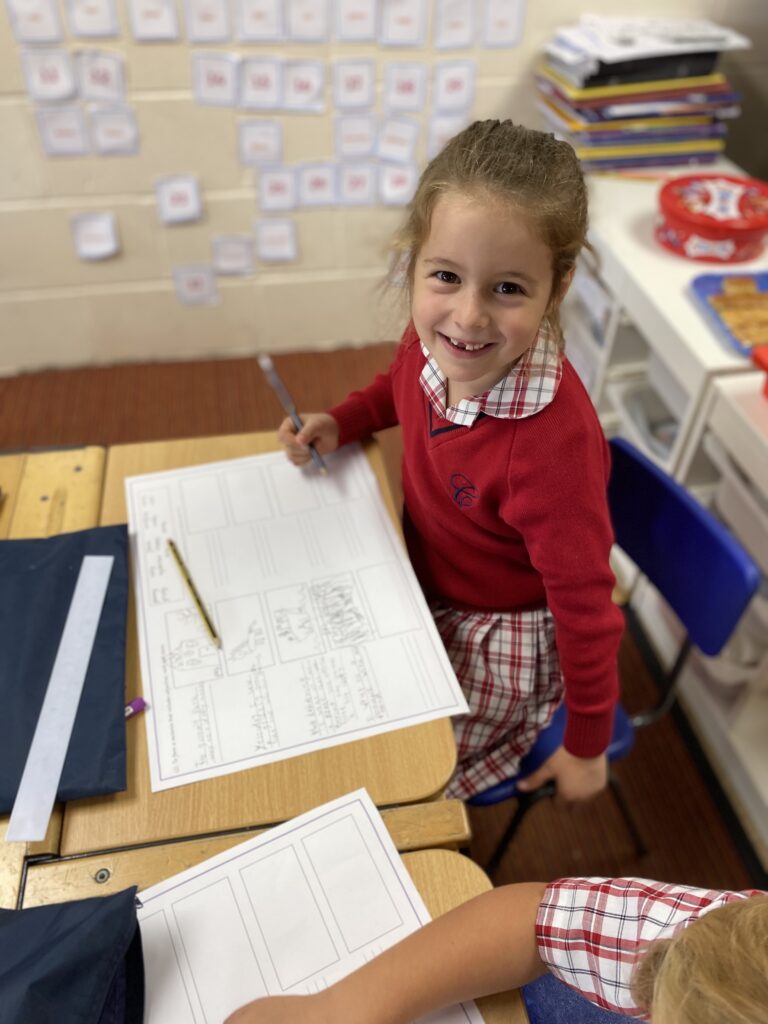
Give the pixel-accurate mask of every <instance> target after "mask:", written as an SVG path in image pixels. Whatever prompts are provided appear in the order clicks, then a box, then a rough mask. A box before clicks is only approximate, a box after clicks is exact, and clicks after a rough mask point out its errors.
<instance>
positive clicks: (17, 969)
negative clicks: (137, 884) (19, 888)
mask: <svg viewBox="0 0 768 1024" xmlns="http://www.w3.org/2000/svg"><path fill="white" fill-rule="evenodd" d="M135 895H136V889H135V888H132V889H124V890H123V891H122V892H118V893H115V894H114V895H113V896H102V897H98V896H97V897H93V898H92V899H87V900H74V901H73V902H71V903H52V904H49V905H47V906H42V907H30V908H28V909H26V910H2V909H0V1020H2V1024H142V1019H143V1017H144V962H143V960H142V954H141V932H140V931H139V925H138V921H137V920H136V903H135Z"/></svg>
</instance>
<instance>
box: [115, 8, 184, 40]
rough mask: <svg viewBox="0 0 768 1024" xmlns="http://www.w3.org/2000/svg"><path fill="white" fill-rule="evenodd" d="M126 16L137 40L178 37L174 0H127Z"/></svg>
mask: <svg viewBox="0 0 768 1024" xmlns="http://www.w3.org/2000/svg"><path fill="white" fill-rule="evenodd" d="M128 17H129V19H130V22H131V31H132V32H133V36H134V39H137V40H138V41H139V42H155V41H158V40H163V39H165V40H170V39H178V38H179V26H178V22H177V20H176V4H175V3H174V0H128Z"/></svg>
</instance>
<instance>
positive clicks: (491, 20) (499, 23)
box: [483, 0, 525, 47]
mask: <svg viewBox="0 0 768 1024" xmlns="http://www.w3.org/2000/svg"><path fill="white" fill-rule="evenodd" d="M524 21H525V0H485V14H484V18H483V45H484V46H488V47H502V46H517V45H518V43H519V42H520V39H521V38H522V35H523V22H524Z"/></svg>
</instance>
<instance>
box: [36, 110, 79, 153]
mask: <svg viewBox="0 0 768 1024" xmlns="http://www.w3.org/2000/svg"><path fill="white" fill-rule="evenodd" d="M37 127H38V129H39V131H40V139H41V141H42V143H43V149H44V150H45V152H46V154H47V155H48V156H84V155H85V154H86V153H88V152H89V151H90V144H89V141H88V131H87V128H86V124H85V118H84V117H83V113H82V111H81V110H80V109H79V108H78V107H47V108H43V109H42V110H38V111H37Z"/></svg>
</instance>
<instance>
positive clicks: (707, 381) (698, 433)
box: [563, 161, 768, 867]
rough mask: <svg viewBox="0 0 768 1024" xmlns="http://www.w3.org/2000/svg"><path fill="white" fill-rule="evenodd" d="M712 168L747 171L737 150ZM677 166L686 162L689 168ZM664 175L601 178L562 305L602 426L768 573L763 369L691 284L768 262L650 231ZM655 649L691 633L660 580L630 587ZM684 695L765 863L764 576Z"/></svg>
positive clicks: (767, 613)
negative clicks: (730, 258)
mask: <svg viewBox="0 0 768 1024" xmlns="http://www.w3.org/2000/svg"><path fill="white" fill-rule="evenodd" d="M714 170H715V171H717V170H719V171H722V172H723V173H731V174H734V173H735V174H738V173H740V171H739V168H737V167H735V166H734V165H732V164H730V163H729V162H727V161H722V162H720V163H719V164H718V165H717V166H716V168H714ZM680 173H681V174H683V173H686V172H685V170H684V169H682V168H681V169H680ZM660 186H661V181H658V180H630V179H626V178H621V177H618V176H615V177H614V176H610V175H600V176H592V178H591V180H590V224H591V227H590V236H589V237H590V241H591V243H592V245H593V247H594V250H595V258H593V257H592V256H591V255H590V254H586V255H585V258H584V259H583V260H582V263H581V265H580V267H579V270H578V272H577V275H576V277H575V279H574V283H573V286H572V288H571V291H570V293H569V295H568V296H567V298H566V301H565V303H564V306H563V326H564V329H565V335H566V353H567V354H568V356H569V358H570V359H571V361H572V362H573V364H574V366H575V368H576V370H577V372H578V373H579V375H580V376H581V377H582V380H583V381H584V382H585V385H586V386H587V388H588V390H589V392H590V395H591V396H592V399H593V401H594V402H595V405H596V406H597V409H598V412H599V414H600V419H601V421H602V422H603V426H604V429H605V431H606V433H607V434H608V435H609V436H611V435H614V434H620V435H622V436H624V437H626V438H627V439H628V440H630V441H631V442H632V443H633V444H635V445H637V446H638V447H639V448H640V449H641V450H643V451H644V452H645V453H646V454H647V455H648V456H649V457H650V458H652V459H653V460H654V461H656V462H657V464H659V465H660V466H661V467H662V468H663V469H665V470H666V471H667V472H668V473H670V474H671V475H673V476H674V477H675V478H676V479H678V480H680V481H681V482H682V483H683V484H684V485H685V486H686V487H688V489H689V490H690V491H691V492H692V493H693V494H695V496H696V497H697V498H698V499H699V500H701V501H702V502H704V503H705V504H709V505H711V506H712V507H713V509H714V510H715V512H716V513H717V514H718V515H720V516H721V518H722V519H723V520H724V521H725V522H726V523H727V525H728V526H729V527H730V528H731V529H732V530H733V532H734V533H735V534H736V535H737V536H738V537H739V539H740V540H741V541H742V543H744V545H745V547H747V549H748V550H750V553H751V554H752V555H753V557H754V558H755V559H756V561H758V563H759V564H760V565H761V568H762V569H763V572H764V573H765V574H766V580H768V397H766V396H765V395H764V394H763V390H762V389H763V384H764V380H765V378H764V375H762V374H760V373H757V372H755V371H754V368H753V366H752V364H751V362H750V361H749V360H748V359H747V358H746V357H744V356H742V355H741V354H740V353H738V352H737V351H736V350H735V349H733V348H731V347H729V346H728V345H727V344H726V343H725V342H724V341H722V340H721V339H720V338H719V337H718V335H717V334H716V333H715V331H714V330H713V329H712V328H711V327H710V325H709V323H708V322H707V321H706V320H705V319H704V317H703V315H702V314H701V313H700V312H699V310H698V308H697V306H696V305H695V303H694V301H693V298H692V297H691V294H690V284H691V281H692V279H693V278H694V277H696V276H697V275H699V274H704V273H717V272H723V273H727V272H739V271H765V270H768V253H764V254H763V255H762V256H761V257H760V258H759V259H757V260H753V261H751V262H748V263H739V264H734V265H732V266H723V265H718V264H715V265H713V264H708V263H704V262H697V261H693V260H686V259H683V258H681V257H679V256H677V255H675V254H674V253H671V252H668V251H667V250H666V249H664V248H663V247H662V246H661V245H660V244H659V243H657V242H656V240H655V237H654V227H655V224H656V222H657V220H658V202H657V196H658V191H659V188H660ZM632 605H633V607H634V609H635V611H636V612H637V614H638V615H639V617H640V619H641V621H642V622H643V625H644V627H645V629H646V631H647V632H648V635H649V637H650V639H651V641H652V643H653V645H654V647H655V648H656V650H657V653H658V655H659V656H660V658H661V659H662V661H663V662H665V663H666V664H671V662H672V660H673V659H674V656H675V655H676V653H677V650H678V648H679V643H680V635H681V630H680V626H679V624H678V623H677V622H676V620H675V617H674V615H673V613H672V612H671V611H670V610H669V609H668V608H667V606H666V605H665V604H664V602H663V601H662V600H661V598H660V597H659V595H658V594H657V592H656V591H655V590H654V588H653V587H652V586H651V585H650V584H649V583H647V581H643V580H641V581H640V583H639V584H638V585H637V587H636V588H635V591H634V593H633V596H632ZM680 697H681V703H682V704H683V706H684V708H685V711H686V714H687V716H688V718H689V720H690V721H691V724H692V726H693V727H694V729H695V731H696V732H697V734H698V736H699V738H700V741H701V743H702V746H703V748H704V749H705V751H706V752H707V755H708V757H709V759H710V761H711V764H712V766H713V768H714V770H715V771H716V773H717V774H718V777H719V778H720V780H721V782H722V785H723V788H724V789H725V790H726V792H727V793H728V795H729V798H730V799H731V802H732V804H733V807H734V809H735V811H736V813H737V814H738V815H739V816H740V819H741V821H742V823H743V825H744V828H745V831H746V832H747V833H748V835H749V836H750V838H751V839H752V841H753V843H754V846H755V849H756V851H757V852H758V855H759V856H760V857H761V859H762V860H763V863H764V864H765V866H766V867H768V582H764V586H763V588H762V591H761V594H759V595H758V596H757V597H756V599H755V600H754V601H753V602H752V604H751V605H750V608H749V609H748V610H747V613H745V615H744V617H743V619H742V622H741V623H740V625H739V627H738V628H737V630H736V632H735V634H734V637H733V639H732V641H731V642H729V644H728V645H727V646H726V648H725V650H724V652H723V654H722V655H721V656H720V657H719V658H717V659H704V658H697V657H696V656H694V657H692V658H691V659H689V663H688V665H687V667H686V669H685V670H684V673H683V676H682V678H681V682H680Z"/></svg>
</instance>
